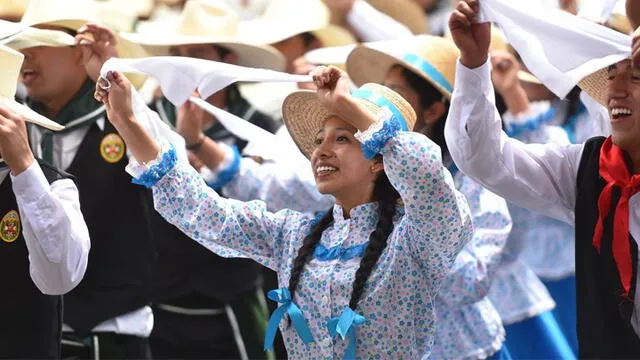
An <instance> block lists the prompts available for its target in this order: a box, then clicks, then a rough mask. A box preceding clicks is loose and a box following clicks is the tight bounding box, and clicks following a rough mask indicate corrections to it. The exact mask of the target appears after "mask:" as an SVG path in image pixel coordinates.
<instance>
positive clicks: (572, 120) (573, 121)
mask: <svg viewBox="0 0 640 360" xmlns="http://www.w3.org/2000/svg"><path fill="white" fill-rule="evenodd" d="M586 111H587V108H586V107H585V106H584V104H583V103H582V102H580V107H579V108H578V110H577V111H576V112H575V114H573V115H571V116H570V117H569V119H568V120H567V122H566V123H565V124H564V125H562V128H563V129H564V131H566V133H567V135H568V136H569V141H571V143H572V144H575V143H576V125H578V119H579V118H580V116H582V114H583V113H584V112H586Z"/></svg>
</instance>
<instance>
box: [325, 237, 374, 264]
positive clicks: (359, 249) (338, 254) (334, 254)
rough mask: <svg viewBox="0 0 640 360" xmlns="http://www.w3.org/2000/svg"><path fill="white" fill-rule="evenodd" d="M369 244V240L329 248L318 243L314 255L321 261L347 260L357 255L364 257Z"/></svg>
mask: <svg viewBox="0 0 640 360" xmlns="http://www.w3.org/2000/svg"><path fill="white" fill-rule="evenodd" d="M368 245H369V242H368V241H367V242H365V243H363V244H360V245H355V246H350V247H347V248H343V247H342V246H340V245H336V246H334V247H330V248H327V247H325V246H324V245H322V244H321V243H318V244H317V245H316V248H315V249H314V250H313V257H314V258H316V259H318V260H320V261H331V260H336V259H340V260H342V261H347V260H351V259H353V258H356V257H362V255H363V254H364V251H365V250H366V249H367V246H368Z"/></svg>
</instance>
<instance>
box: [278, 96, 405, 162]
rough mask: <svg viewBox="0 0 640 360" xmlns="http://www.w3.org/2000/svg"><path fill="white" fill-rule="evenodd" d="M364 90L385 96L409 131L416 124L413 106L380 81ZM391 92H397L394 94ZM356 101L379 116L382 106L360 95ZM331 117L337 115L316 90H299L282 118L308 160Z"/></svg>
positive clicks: (285, 104)
mask: <svg viewBox="0 0 640 360" xmlns="http://www.w3.org/2000/svg"><path fill="white" fill-rule="evenodd" d="M361 89H370V90H374V91H375V92H376V93H377V94H379V95H382V96H384V97H385V98H386V99H387V100H389V101H390V102H391V103H393V104H394V106H395V107H396V108H397V109H398V111H399V112H400V113H401V114H402V116H403V118H404V121H405V122H406V123H407V127H408V128H409V130H412V129H413V126H414V125H415V123H416V114H415V112H414V111H413V108H411V105H409V103H407V102H406V100H404V99H403V98H402V97H401V96H400V95H399V94H397V93H395V92H393V91H392V90H391V89H388V88H386V87H384V86H382V85H378V84H366V85H364V86H362V87H361ZM390 94H394V95H393V96H390ZM394 99H398V100H397V101H396V100H394ZM356 101H357V102H358V103H359V104H360V105H362V106H363V107H364V108H365V109H367V110H368V111H369V112H371V113H372V114H375V115H377V114H378V113H379V112H380V110H381V109H380V107H378V106H377V105H375V104H373V103H372V102H369V101H367V100H364V99H359V98H358V99H356ZM331 116H335V114H333V113H331V112H330V111H329V110H327V109H326V108H325V107H324V106H323V105H322V104H321V103H320V100H318V96H317V94H316V92H315V91H309V90H302V91H296V92H294V93H292V94H290V95H289V96H287V98H286V99H285V100H284V102H283V104H282V120H283V122H284V124H285V126H286V127H287V130H288V131H289V134H291V137H292V139H293V141H294V142H295V144H296V145H297V146H298V149H300V152H302V154H304V156H306V157H307V158H308V159H311V154H313V151H314V149H315V148H316V145H315V137H316V135H317V134H318V131H319V130H320V129H321V128H322V127H323V126H324V123H325V122H326V121H327V119H328V118H329V117H331Z"/></svg>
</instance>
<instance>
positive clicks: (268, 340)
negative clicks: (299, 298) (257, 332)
mask: <svg viewBox="0 0 640 360" xmlns="http://www.w3.org/2000/svg"><path fill="white" fill-rule="evenodd" d="M267 297H268V298H269V299H270V300H273V301H276V302H278V303H280V304H281V305H280V306H278V308H277V309H275V310H274V311H273V313H272V314H271V317H270V318H269V323H268V324H267V331H266V333H265V335H264V350H265V351H267V350H271V349H273V340H274V339H275V337H276V332H277V331H278V324H280V321H282V318H283V317H284V314H285V313H286V314H287V315H289V318H290V319H291V323H292V324H293V327H294V329H296V332H297V333H298V336H299V337H300V339H302V341H303V342H304V343H305V344H309V343H312V342H313V335H312V334H311V330H309V326H308V325H307V321H306V320H305V319H304V315H302V310H300V308H299V307H298V305H296V303H294V302H293V300H292V299H291V293H290V292H289V289H288V288H280V289H274V290H271V291H269V292H268V293H267Z"/></svg>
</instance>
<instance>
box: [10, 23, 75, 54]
mask: <svg viewBox="0 0 640 360" xmlns="http://www.w3.org/2000/svg"><path fill="white" fill-rule="evenodd" d="M2 43H4V44H5V45H6V46H7V47H9V48H11V49H14V50H21V49H28V48H32V47H37V46H48V47H63V46H73V45H74V44H75V38H74V37H73V36H71V35H69V34H67V33H65V32H62V31H57V30H44V29H38V28H26V29H25V30H24V31H22V32H20V33H18V34H16V35H14V36H11V37H9V38H7V39H5V40H3V41H2Z"/></svg>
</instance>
